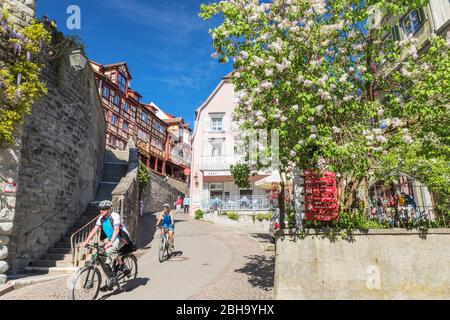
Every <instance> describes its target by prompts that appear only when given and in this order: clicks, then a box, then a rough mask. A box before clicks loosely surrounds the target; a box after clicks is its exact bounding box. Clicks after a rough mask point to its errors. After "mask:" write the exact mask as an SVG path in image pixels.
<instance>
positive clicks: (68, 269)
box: [25, 151, 128, 275]
mask: <svg viewBox="0 0 450 320" xmlns="http://www.w3.org/2000/svg"><path fill="white" fill-rule="evenodd" d="M127 170H128V152H124V151H107V152H106V156H105V162H104V169H103V177H102V182H101V183H100V185H99V188H98V190H97V194H96V197H95V200H94V201H93V202H91V203H90V205H89V206H88V208H87V209H86V211H85V212H84V213H83V214H82V216H81V217H80V218H79V219H78V221H77V222H76V223H75V225H74V226H72V227H71V228H69V229H68V230H67V233H66V234H65V236H63V237H62V238H61V240H60V241H58V242H56V243H55V245H54V246H53V247H51V248H49V249H48V251H47V253H46V254H45V255H43V256H42V257H41V258H40V259H39V260H36V261H34V262H33V265H32V266H29V267H26V268H25V271H26V272H32V273H37V274H50V275H58V274H66V273H67V274H70V273H72V272H74V271H75V270H77V269H78V268H77V267H74V266H73V265H72V253H71V243H70V238H71V236H72V234H74V233H75V232H77V231H78V230H80V229H81V228H82V227H84V226H85V225H86V224H88V223H89V222H91V221H92V220H94V219H95V218H96V217H97V216H98V215H99V210H98V208H97V206H98V203H99V202H100V201H102V200H111V199H112V194H111V193H112V192H113V190H114V189H115V188H116V187H117V185H118V184H119V182H120V180H121V179H122V178H123V177H124V176H125V175H126V174H127ZM89 259H90V256H86V257H84V262H82V263H81V264H80V265H83V264H84V263H85V262H86V261H88V260H89Z"/></svg>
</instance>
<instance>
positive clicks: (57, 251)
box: [47, 248, 71, 254]
mask: <svg viewBox="0 0 450 320" xmlns="http://www.w3.org/2000/svg"><path fill="white" fill-rule="evenodd" d="M70 251H71V249H70V248H50V249H48V251H47V253H48V254H70Z"/></svg>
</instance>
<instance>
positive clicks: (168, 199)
mask: <svg viewBox="0 0 450 320" xmlns="http://www.w3.org/2000/svg"><path fill="white" fill-rule="evenodd" d="M149 175H150V182H149V183H148V185H147V186H146V187H145V188H144V190H143V191H142V195H141V200H142V201H143V202H144V212H147V213H148V212H160V211H162V210H163V205H164V204H165V203H169V204H170V206H171V207H172V209H173V208H174V203H175V200H177V198H178V196H180V197H182V198H184V196H185V193H183V192H181V191H180V190H178V189H176V188H174V187H173V186H172V185H170V183H169V182H168V179H167V180H166V178H165V177H162V176H160V175H157V174H156V173H153V172H151V171H149Z"/></svg>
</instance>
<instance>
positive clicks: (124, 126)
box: [122, 121, 130, 132]
mask: <svg viewBox="0 0 450 320" xmlns="http://www.w3.org/2000/svg"><path fill="white" fill-rule="evenodd" d="M129 129H130V125H129V124H128V122H126V121H124V122H123V123H122V130H123V131H125V132H128V130H129Z"/></svg>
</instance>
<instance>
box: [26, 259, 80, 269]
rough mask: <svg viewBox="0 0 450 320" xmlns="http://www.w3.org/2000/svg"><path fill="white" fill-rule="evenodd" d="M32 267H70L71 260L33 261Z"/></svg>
mask: <svg viewBox="0 0 450 320" xmlns="http://www.w3.org/2000/svg"><path fill="white" fill-rule="evenodd" d="M32 267H38V268H39V267H72V261H71V260H35V261H34V262H33V265H32Z"/></svg>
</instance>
